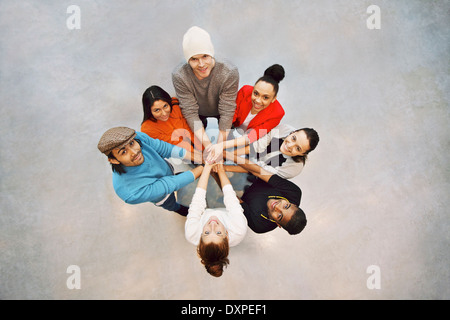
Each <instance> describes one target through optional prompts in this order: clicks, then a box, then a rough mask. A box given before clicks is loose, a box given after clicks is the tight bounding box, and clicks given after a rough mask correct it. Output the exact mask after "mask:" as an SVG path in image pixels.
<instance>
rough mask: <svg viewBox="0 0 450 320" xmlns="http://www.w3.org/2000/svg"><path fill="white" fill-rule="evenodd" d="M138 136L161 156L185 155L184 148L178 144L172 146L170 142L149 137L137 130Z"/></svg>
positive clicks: (181, 157) (179, 157)
mask: <svg viewBox="0 0 450 320" xmlns="http://www.w3.org/2000/svg"><path fill="white" fill-rule="evenodd" d="M138 138H139V139H142V140H144V142H145V143H146V144H148V145H149V146H150V147H151V148H152V149H154V150H155V151H156V152H157V153H158V154H159V155H160V156H161V157H163V158H166V159H168V158H177V159H183V158H184V156H185V155H186V150H185V149H183V148H180V147H178V146H174V145H172V144H170V143H167V142H165V141H162V140H159V139H153V138H151V137H149V136H148V135H147V134H144V133H141V132H139V135H138Z"/></svg>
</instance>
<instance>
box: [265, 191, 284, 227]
mask: <svg viewBox="0 0 450 320" xmlns="http://www.w3.org/2000/svg"><path fill="white" fill-rule="evenodd" d="M267 198H268V199H284V200H286V201H288V202H289V200H288V199H286V198H285V197H281V196H268V197H267ZM260 215H261V217H263V218H264V219H266V220H267V221H270V222H273V223H276V224H278V223H277V222H276V221H275V220H273V219H270V218H268V217H266V216H265V215H264V214H262V213H261V214H260ZM268 215H269V212H267V216H268Z"/></svg>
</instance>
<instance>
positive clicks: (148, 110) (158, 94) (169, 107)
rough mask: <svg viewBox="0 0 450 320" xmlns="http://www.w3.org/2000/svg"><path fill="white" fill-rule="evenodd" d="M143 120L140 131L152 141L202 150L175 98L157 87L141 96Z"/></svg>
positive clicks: (151, 88)
mask: <svg viewBox="0 0 450 320" xmlns="http://www.w3.org/2000/svg"><path fill="white" fill-rule="evenodd" d="M142 105H143V108H144V119H143V120H142V125H141V131H142V132H144V133H146V134H147V135H149V136H150V137H152V138H154V139H159V140H162V141H165V142H168V143H170V144H173V145H176V146H179V147H181V148H184V149H186V150H188V151H190V152H193V151H194V147H195V148H196V149H198V150H200V151H201V150H202V144H201V142H200V141H199V140H198V139H197V138H195V136H194V133H193V132H192V130H191V128H190V127H189V125H188V124H187V122H186V119H185V118H184V117H183V115H182V114H181V110H180V106H179V102H178V99H177V98H173V97H171V96H170V95H169V94H168V93H167V92H166V91H164V90H163V89H162V88H160V87H158V86H151V87H149V88H148V89H147V90H145V92H144V94H143V95H142Z"/></svg>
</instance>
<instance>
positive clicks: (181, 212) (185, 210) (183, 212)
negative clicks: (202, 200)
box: [175, 204, 189, 217]
mask: <svg viewBox="0 0 450 320" xmlns="http://www.w3.org/2000/svg"><path fill="white" fill-rule="evenodd" d="M175 212H176V213H178V214H179V215H182V216H183V217H186V216H187V215H188V212H189V207H185V206H183V205H182V204H180V209H178V210H176V211H175Z"/></svg>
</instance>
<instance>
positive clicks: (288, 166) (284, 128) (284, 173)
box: [250, 124, 304, 179]
mask: <svg viewBox="0 0 450 320" xmlns="http://www.w3.org/2000/svg"><path fill="white" fill-rule="evenodd" d="M292 131H295V128H294V127H292V126H290V125H288V124H279V125H278V126H276V127H275V128H273V129H272V130H271V131H270V132H269V133H267V134H266V135H265V136H263V137H261V138H260V139H259V140H256V141H255V142H253V143H252V144H251V146H250V148H252V149H253V151H255V152H257V153H263V152H264V151H265V150H266V149H267V147H268V146H269V145H270V143H271V141H272V139H274V138H275V139H280V138H283V139H284V138H286V137H287V136H288V135H289V134H290V133H291V132H292ZM278 147H281V145H279V146H278ZM251 153H252V152H251ZM280 154H281V155H282V156H283V157H284V158H285V159H286V161H285V162H283V163H282V164H281V165H278V166H271V165H268V164H266V163H267V161H268V160H269V159H270V158H271V157H274V156H278V155H280ZM250 161H253V162H255V163H256V164H258V165H259V166H260V167H261V168H263V169H265V170H267V171H269V172H270V173H273V174H277V175H279V176H280V177H282V178H284V179H291V178H293V177H295V176H297V175H299V174H300V172H302V169H303V166H304V165H303V163H301V162H295V161H294V159H293V158H292V157H290V156H286V155H284V154H282V153H281V151H280V150H279V149H278V150H272V152H270V153H268V154H266V155H264V156H262V157H260V158H259V159H255V158H254V157H252V155H250Z"/></svg>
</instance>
